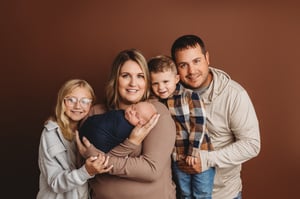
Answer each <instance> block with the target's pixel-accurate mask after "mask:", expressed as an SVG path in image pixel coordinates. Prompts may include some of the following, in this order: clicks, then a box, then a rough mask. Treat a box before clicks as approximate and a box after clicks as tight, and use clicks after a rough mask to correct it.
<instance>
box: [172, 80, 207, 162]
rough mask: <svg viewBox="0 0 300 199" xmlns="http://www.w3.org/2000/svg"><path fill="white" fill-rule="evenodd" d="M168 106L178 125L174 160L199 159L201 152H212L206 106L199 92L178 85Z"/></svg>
mask: <svg viewBox="0 0 300 199" xmlns="http://www.w3.org/2000/svg"><path fill="white" fill-rule="evenodd" d="M166 104H167V106H168V108H169V110H170V113H171V115H172V117H173V119H174V121H175V124H176V143H175V148H174V151H173V160H179V159H184V158H185V157H186V156H187V155H189V156H193V157H199V150H200V149H201V150H212V145H211V141H210V139H209V137H208V134H207V129H206V114H205V110H204V104H203V101H202V100H201V97H200V95H199V94H198V93H197V92H193V91H192V90H189V89H186V88H184V87H183V86H182V85H181V84H179V83H178V84H177V85H176V90H175V91H174V93H173V95H172V96H170V97H169V98H168V99H167V100H166Z"/></svg>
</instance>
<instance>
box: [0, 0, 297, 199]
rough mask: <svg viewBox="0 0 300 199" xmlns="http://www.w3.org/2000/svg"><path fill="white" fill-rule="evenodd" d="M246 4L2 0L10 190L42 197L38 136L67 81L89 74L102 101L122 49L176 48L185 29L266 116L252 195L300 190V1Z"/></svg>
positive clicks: (252, 166) (249, 174) (247, 178)
mask: <svg viewBox="0 0 300 199" xmlns="http://www.w3.org/2000/svg"><path fill="white" fill-rule="evenodd" d="M245 2H248V3H242V2H240V1H201V0H188V1H161V0H151V1H147V2H146V1H133V0H131V1H107V2H106V1H105V3H104V1H67V0H62V1H34V0H27V1H21V0H19V1H3V2H1V5H0V9H1V14H0V16H1V19H0V22H1V37H0V41H1V47H0V48H1V55H0V56H1V80H0V81H1V82H0V83H1V111H2V116H1V127H2V128H1V142H2V143H1V153H2V156H1V159H2V161H1V181H2V184H4V189H2V190H4V192H7V193H3V195H5V194H10V198H16V197H14V196H16V195H20V196H23V198H34V197H35V195H36V192H37V190H38V175H39V171H38V167H37V155H38V154H37V152H38V143H39V136H40V133H41V130H42V126H43V122H44V121H45V119H46V118H47V117H48V116H49V115H50V114H51V112H52V109H53V107H54V103H55V98H56V93H57V91H58V89H59V87H60V85H61V84H62V83H63V82H64V81H66V80H67V79H69V78H74V77H79V78H84V79H86V80H88V81H89V82H90V83H91V84H92V85H93V87H94V88H95V90H96V92H97V96H98V98H99V99H101V98H102V97H103V89H104V83H105V81H106V79H107V75H108V70H109V67H110V64H111V62H112V59H113V58H114V56H115V55H116V54H117V52H119V51H120V50H123V49H125V48H132V47H134V48H138V49H140V50H141V51H142V52H143V53H144V55H145V56H146V57H147V58H150V57H151V56H154V55H157V54H170V47H171V44H172V42H173V41H174V40H175V39H176V38H177V37H178V36H180V35H182V34H190V33H192V34H197V35H199V36H201V37H202V38H203V39H204V40H205V41H206V44H207V48H208V50H209V52H210V58H211V64H212V65H213V66H216V67H219V68H221V69H224V70H225V71H226V72H228V73H229V74H230V75H231V77H232V78H233V79H235V80H237V81H238V82H240V83H241V84H242V85H243V86H244V87H245V88H246V89H247V90H248V92H249V95H250V97H251V98H252V100H253V103H254V106H255V108H256V111H257V115H258V118H259V120H260V128H261V139H262V148H261V153H260V154H259V156H258V157H257V158H255V159H252V160H251V161H249V162H247V163H245V164H244V166H243V171H242V177H243V185H244V189H243V198H246V199H247V198H256V199H259V198H293V197H295V196H297V194H296V193H298V192H299V188H300V187H299V177H300V172H299V168H300V147H299V141H300V134H299V130H298V128H299V123H300V120H299V111H300V109H299V101H300V100H299V99H300V94H299V90H298V86H299V83H300V81H299V71H300V69H299V64H298V63H299V45H300V40H299V35H300V29H299V22H300V20H299V19H300V17H299V5H298V4H297V3H296V1H292V0H286V1H284V3H279V2H274V1H262V2H261V1H245ZM2 186H3V185H2Z"/></svg>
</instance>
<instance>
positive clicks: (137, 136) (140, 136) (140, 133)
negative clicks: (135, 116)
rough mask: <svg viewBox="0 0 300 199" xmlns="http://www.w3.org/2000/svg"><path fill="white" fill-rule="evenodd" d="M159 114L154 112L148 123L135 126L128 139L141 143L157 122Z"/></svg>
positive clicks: (137, 143)
mask: <svg viewBox="0 0 300 199" xmlns="http://www.w3.org/2000/svg"><path fill="white" fill-rule="evenodd" d="M159 116H160V115H159V114H154V115H153V116H152V117H151V119H150V120H149V121H148V122H147V123H146V124H144V125H141V124H138V125H137V126H136V127H134V129H133V130H132V131H131V133H130V135H129V138H128V140H129V141H130V142H131V143H133V144H135V145H140V144H141V143H142V141H143V140H144V138H145V137H146V136H147V135H148V134H149V132H150V131H151V130H152V129H153V127H154V126H155V125H156V124H157V122H158V118H159Z"/></svg>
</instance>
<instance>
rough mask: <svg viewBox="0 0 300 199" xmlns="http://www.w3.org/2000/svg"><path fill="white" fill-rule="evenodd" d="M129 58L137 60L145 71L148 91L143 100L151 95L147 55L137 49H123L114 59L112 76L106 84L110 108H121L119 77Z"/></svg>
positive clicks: (108, 106) (107, 101)
mask: <svg viewBox="0 0 300 199" xmlns="http://www.w3.org/2000/svg"><path fill="white" fill-rule="evenodd" d="M128 60H132V61H134V62H136V63H137V64H138V65H139V66H140V67H141V70H142V71H143V73H144V75H145V82H146V91H145V93H144V95H143V97H142V99H141V101H144V100H146V99H148V97H149V94H150V76H149V70H148V65H147V61H146V59H145V57H144V56H143V55H142V53H141V52H140V51H138V50H137V49H127V50H123V51H121V52H120V53H119V54H118V55H117V56H116V58H115V59H114V62H113V64H112V68H111V73H110V77H109V80H108V83H107V85H106V106H107V108H108V109H109V110H111V109H119V103H120V94H119V91H118V88H119V81H118V78H119V76H120V70H121V67H122V66H123V65H124V63H125V62H126V61H128Z"/></svg>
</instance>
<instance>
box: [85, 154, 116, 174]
mask: <svg viewBox="0 0 300 199" xmlns="http://www.w3.org/2000/svg"><path fill="white" fill-rule="evenodd" d="M108 160H109V156H105V155H104V154H100V153H99V154H98V156H91V157H89V158H88V159H87V160H86V161H85V168H86V170H87V172H88V173H89V174H90V176H94V175H96V174H101V173H106V172H109V171H110V170H111V169H112V168H113V165H110V166H108Z"/></svg>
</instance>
